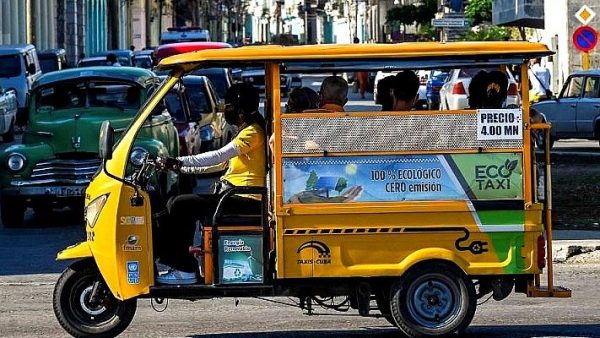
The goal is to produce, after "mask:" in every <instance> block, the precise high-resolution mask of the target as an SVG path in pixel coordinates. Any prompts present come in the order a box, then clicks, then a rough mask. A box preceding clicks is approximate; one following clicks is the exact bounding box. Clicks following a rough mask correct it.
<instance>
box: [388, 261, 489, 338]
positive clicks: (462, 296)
mask: <svg viewBox="0 0 600 338" xmlns="http://www.w3.org/2000/svg"><path fill="white" fill-rule="evenodd" d="M476 301H477V298H476V294H475V287H474V285H473V282H472V281H471V280H470V279H469V278H468V277H467V276H466V275H465V274H464V273H463V272H462V271H460V270H459V269H457V268H455V267H453V266H451V265H449V264H445V263H439V262H435V263H426V264H424V265H420V266H418V267H417V268H413V269H411V270H410V271H409V272H408V273H407V274H406V276H403V277H402V279H401V280H400V281H398V282H396V284H395V285H394V286H392V294H391V299H390V308H391V314H392V316H393V317H394V319H395V321H396V323H398V327H399V328H400V329H401V330H402V331H403V332H404V333H405V334H406V335H408V336H410V337H417V338H423V337H440V336H447V335H451V334H454V333H461V332H462V331H464V330H465V329H466V328H467V326H469V324H470V323H471V320H472V319H473V316H474V315H475V308H476V306H477V303H476Z"/></svg>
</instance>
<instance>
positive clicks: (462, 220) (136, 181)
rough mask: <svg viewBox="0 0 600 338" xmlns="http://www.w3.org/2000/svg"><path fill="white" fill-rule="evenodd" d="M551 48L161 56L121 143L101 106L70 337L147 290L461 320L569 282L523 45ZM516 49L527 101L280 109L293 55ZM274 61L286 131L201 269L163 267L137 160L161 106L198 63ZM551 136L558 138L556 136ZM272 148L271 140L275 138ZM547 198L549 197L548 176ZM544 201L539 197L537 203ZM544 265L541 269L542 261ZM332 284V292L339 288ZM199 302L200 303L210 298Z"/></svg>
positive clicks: (273, 85)
mask: <svg viewBox="0 0 600 338" xmlns="http://www.w3.org/2000/svg"><path fill="white" fill-rule="evenodd" d="M549 54H551V52H550V51H549V50H548V49H547V48H546V47H545V46H544V45H541V44H535V43H528V42H493V43H489V42H457V43H403V44H396V45H367V44H365V45H359V44H354V45H317V46H289V47H283V46H255V47H242V48H235V49H220V50H204V51H199V52H193V53H187V54H182V55H177V56H172V57H169V58H167V59H164V60H162V61H161V63H160V64H159V66H158V67H159V68H161V69H165V70H169V71H170V76H169V77H168V78H167V79H166V80H165V81H164V83H163V84H162V86H161V87H160V88H159V89H158V90H156V92H155V93H154V95H153V96H152V97H151V98H150V99H149V100H148V101H147V102H146V104H145V105H144V106H143V108H141V110H140V111H139V113H138V115H137V117H136V118H135V119H134V121H133V122H132V123H131V124H130V126H129V128H128V129H127V130H126V131H125V132H124V134H123V136H122V137H121V139H120V140H119V141H118V142H117V143H116V144H113V130H112V127H111V126H110V123H109V122H105V124H104V125H103V128H102V133H101V136H100V145H101V149H102V158H103V166H102V170H100V171H98V173H97V174H96V175H95V177H94V178H93V180H92V182H91V183H90V185H89V187H88V188H87V190H86V196H85V200H86V201H85V205H86V207H85V210H86V212H85V219H86V232H87V241H86V242H83V243H79V244H77V245H75V246H72V247H69V248H67V249H65V250H63V251H61V252H60V253H59V254H58V259H59V260H66V259H76V260H77V261H76V262H75V263H73V264H72V265H71V266H70V267H69V268H67V269H66V270H65V271H64V273H63V274H62V276H61V277H60V279H59V280H58V282H57V284H56V287H55V291H54V310H55V313H56V316H57V318H58V320H59V322H60V324H61V325H62V326H63V327H64V328H65V330H66V331H67V332H69V333H70V334H72V335H73V336H76V337H109V336H114V335H117V334H119V333H120V332H122V331H123V330H125V328H126V327H127V326H128V325H129V323H130V322H131V320H132V318H133V316H134V313H135V310H136V299H137V298H156V299H164V298H177V299H190V300H197V299H207V298H212V297H256V296H281V295H285V296H294V297H298V298H299V299H300V302H299V304H300V306H301V307H303V308H304V309H305V310H307V311H308V312H309V313H311V312H312V311H313V309H314V307H315V306H329V307H331V308H334V309H337V308H340V306H339V304H338V303H335V302H334V303H333V304H332V302H331V301H330V299H334V300H339V302H340V303H343V304H348V305H349V306H350V307H352V308H354V309H356V310H357V311H358V313H359V314H360V315H362V316H382V317H384V318H385V319H387V320H388V321H389V322H390V323H391V324H393V325H395V326H397V327H398V328H399V329H400V330H401V331H402V332H404V333H405V334H407V335H409V336H411V337H436V336H445V335H449V334H453V333H459V332H461V331H463V330H465V329H466V328H467V326H468V325H469V323H470V322H471V319H472V318H473V316H474V313H475V308H476V305H477V299H479V298H482V297H484V296H486V295H488V296H493V298H494V299H495V300H502V299H504V298H506V297H507V296H508V295H509V294H510V293H511V292H513V290H514V292H517V293H524V294H526V295H527V296H530V297H569V296H570V291H569V290H567V289H565V288H561V287H556V286H554V284H553V271H552V257H551V252H552V251H551V244H552V242H551V240H552V228H551V205H552V203H551V189H550V188H551V177H550V170H549V169H550V167H549V166H550V161H549V158H548V156H549V155H548V149H547V150H546V158H545V159H544V162H545V163H546V166H545V176H544V182H540V177H541V175H539V174H538V170H537V169H536V168H537V166H536V161H535V156H534V153H533V152H532V141H531V140H532V138H531V136H532V132H533V131H534V129H538V131H537V132H541V133H544V132H545V134H546V135H548V132H547V131H548V127H549V126H548V125H545V124H535V125H532V124H531V123H530V120H529V105H528V102H529V100H528V99H527V95H528V88H527V87H528V81H527V61H528V60H529V59H531V58H534V57H539V56H544V55H549ZM515 64H516V65H520V67H521V68H520V69H521V78H522V79H523V81H522V84H521V97H522V100H521V102H523V106H522V107H516V108H511V109H504V108H502V109H480V110H468V109H467V110H454V111H365V108H364V106H360V105H359V106H357V107H358V108H357V109H355V110H358V111H346V112H329V111H324V110H313V111H310V112H304V113H296V114H283V113H282V109H281V101H280V100H281V96H280V92H279V91H280V84H279V81H280V77H281V74H282V73H286V74H287V73H298V74H304V75H307V74H308V75H310V74H311V73H316V74H327V73H329V74H340V73H343V72H354V71H368V72H374V71H378V70H386V71H391V70H403V69H408V70H417V69H419V70H422V69H451V68H468V67H486V68H490V67H497V68H498V69H499V70H500V71H502V70H504V71H506V66H507V65H515ZM240 65H242V66H260V67H264V69H265V74H266V76H265V78H266V98H265V104H264V114H265V117H266V120H267V124H268V125H267V134H268V135H271V134H273V135H274V143H273V149H272V151H270V152H271V154H270V156H269V157H268V158H272V161H270V163H269V168H268V170H267V172H268V174H267V175H268V177H267V181H268V184H267V187H269V188H268V189H267V188H263V187H243V188H241V187H237V188H232V189H229V190H226V191H225V192H223V193H222V195H221V202H220V203H219V207H218V208H217V210H216V212H215V214H214V217H213V218H212V222H209V223H207V224H204V226H203V228H202V229H203V230H202V232H203V236H202V241H201V243H200V244H199V245H198V247H192V248H190V250H191V251H192V252H195V253H196V254H197V256H198V261H199V266H201V271H202V276H203V278H201V279H200V280H201V281H200V282H199V283H198V284H192V285H160V284H157V283H156V282H155V278H156V276H157V268H156V264H155V257H154V253H153V243H156V242H157V241H160V240H161V239H160V238H155V237H153V234H154V233H155V232H154V231H153V229H154V227H155V225H156V222H157V218H158V217H159V215H160V213H161V211H162V210H164V198H160V197H156V196H154V195H155V191H154V190H153V189H148V188H147V185H148V184H147V182H149V181H151V180H152V177H153V176H154V175H156V172H157V169H156V166H155V164H154V161H153V160H152V159H150V158H147V159H146V160H145V162H144V165H143V166H142V167H141V168H139V170H137V171H136V172H135V173H134V174H133V175H131V174H128V173H127V163H128V159H129V157H130V153H131V151H132V149H133V144H134V143H135V140H136V138H137V137H138V133H139V131H140V129H141V127H142V125H143V124H144V121H146V120H147V119H148V118H149V117H150V116H151V113H152V111H153V110H154V108H155V107H156V106H157V104H159V102H161V100H162V99H163V98H164V97H165V95H167V93H168V91H169V90H170V89H171V88H172V87H173V86H174V85H175V84H176V83H177V82H178V81H180V80H181V77H182V76H184V75H185V74H186V73H189V72H191V71H194V70H196V69H198V68H210V67H231V68H233V67H238V66H240ZM546 144H548V143H546ZM266 151H268V150H266ZM542 184H543V185H544V186H545V189H544V191H545V193H544V196H541V197H542V198H539V197H538V191H539V190H540V191H541V189H540V187H541V185H542ZM235 194H255V195H260V196H261V197H262V213H261V214H231V213H228V211H227V210H226V208H224V207H223V206H224V205H225V204H226V203H224V201H226V200H227V199H228V198H231V196H234V195H235ZM543 201H545V203H543ZM543 268H547V272H546V273H547V277H548V281H547V285H546V286H541V284H542V283H541V282H540V279H541V278H540V276H541V273H542V270H543ZM324 299H328V301H327V302H325V301H324ZM200 306H202V303H200Z"/></svg>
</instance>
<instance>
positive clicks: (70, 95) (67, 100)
mask: <svg viewBox="0 0 600 338" xmlns="http://www.w3.org/2000/svg"><path fill="white" fill-rule="evenodd" d="M140 93H141V88H140V87H139V86H136V85H133V84H131V83H124V82H110V81H88V82H66V83H65V82H58V83H53V84H52V85H50V86H46V87H43V88H41V89H40V90H38V92H37V95H36V102H35V108H36V112H38V113H41V112H52V111H55V110H61V109H72V108H116V109H117V110H120V111H124V110H125V109H134V110H137V109H139V108H140V106H141V103H142V102H141V95H140Z"/></svg>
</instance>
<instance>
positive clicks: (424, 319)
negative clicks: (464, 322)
mask: <svg viewBox="0 0 600 338" xmlns="http://www.w3.org/2000/svg"><path fill="white" fill-rule="evenodd" d="M460 293H461V292H460V289H459V288H458V286H457V285H456V283H454V282H453V281H452V280H451V279H449V278H448V277H446V276H444V275H440V274H429V275H425V276H422V277H420V278H418V279H417V280H416V281H415V282H414V283H412V284H411V285H410V287H409V289H408V292H407V299H406V300H407V303H408V306H407V310H408V313H409V314H410V316H411V317H412V319H413V320H414V322H415V323H416V324H418V325H420V326H423V327H426V328H429V329H439V328H442V327H445V326H447V325H448V324H450V323H451V322H453V321H454V320H455V319H456V317H457V316H458V313H459V312H460V310H461V307H462V304H461V300H460Z"/></svg>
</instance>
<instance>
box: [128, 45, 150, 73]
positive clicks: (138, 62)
mask: <svg viewBox="0 0 600 338" xmlns="http://www.w3.org/2000/svg"><path fill="white" fill-rule="evenodd" d="M132 62H133V66H134V67H139V68H146V69H152V67H154V50H151V49H145V50H140V51H135V52H133V58H132Z"/></svg>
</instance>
